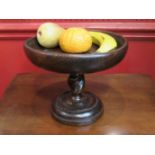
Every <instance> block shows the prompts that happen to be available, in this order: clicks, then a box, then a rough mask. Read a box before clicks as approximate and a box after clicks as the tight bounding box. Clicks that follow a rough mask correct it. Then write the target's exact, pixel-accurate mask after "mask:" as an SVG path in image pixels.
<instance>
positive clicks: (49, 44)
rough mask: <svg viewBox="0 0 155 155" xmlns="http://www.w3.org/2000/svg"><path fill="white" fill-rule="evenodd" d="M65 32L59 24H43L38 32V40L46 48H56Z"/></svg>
mask: <svg viewBox="0 0 155 155" xmlns="http://www.w3.org/2000/svg"><path fill="white" fill-rule="evenodd" d="M63 31H64V29H63V28H62V27H60V26H59V25H57V24H54V23H43V24H41V25H40V26H39V28H38V30H37V40H38V42H39V44H40V45H41V46H43V47H45V48H53V47H56V46H57V45H58V43H59V37H60V35H61V33H62V32H63Z"/></svg>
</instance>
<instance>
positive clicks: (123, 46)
mask: <svg viewBox="0 0 155 155" xmlns="http://www.w3.org/2000/svg"><path fill="white" fill-rule="evenodd" d="M91 31H94V32H103V33H107V34H110V35H114V36H117V37H119V38H121V39H123V41H124V44H123V45H122V46H120V47H119V48H116V49H113V50H111V51H110V52H107V53H97V52H95V51H94V53H93V54H92V53H91V54H90V53H87V52H86V53H66V52H62V53H61V54H59V56H62V57H68V56H70V57H78V58H85V57H89V58H91V57H101V56H102V57H107V56H110V55H113V54H115V53H117V52H119V51H121V50H122V49H124V48H125V47H128V41H127V39H126V38H125V37H123V36H122V35H120V34H118V33H115V32H112V31H99V30H91ZM33 39H36V36H34V37H31V38H28V39H27V40H26V41H25V42H24V48H26V49H29V51H31V52H32V51H33V52H36V53H39V54H42V55H49V56H58V53H57V52H49V51H47V52H44V51H43V50H41V49H39V48H38V49H35V48H32V47H30V46H28V42H30V41H31V40H33ZM47 49H48V48H47Z"/></svg>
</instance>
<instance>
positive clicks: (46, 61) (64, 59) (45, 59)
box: [24, 31, 128, 74]
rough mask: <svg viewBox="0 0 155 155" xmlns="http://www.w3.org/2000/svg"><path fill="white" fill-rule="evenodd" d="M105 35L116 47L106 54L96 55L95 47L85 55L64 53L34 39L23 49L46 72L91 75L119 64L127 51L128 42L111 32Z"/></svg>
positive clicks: (28, 41) (27, 42)
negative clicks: (110, 37)
mask: <svg viewBox="0 0 155 155" xmlns="http://www.w3.org/2000/svg"><path fill="white" fill-rule="evenodd" d="M102 32H104V31H102ZM105 33H108V34H110V35H111V36H112V37H114V38H115V40H116V41H117V45H118V46H117V48H115V49H113V50H111V51H109V52H107V53H97V52H96V49H97V47H96V46H95V45H94V46H92V47H91V49H90V50H89V51H88V52H87V53H78V54H75V53H74V54H70V53H65V52H63V51H62V50H61V49H60V47H57V48H51V49H47V48H43V47H41V46H40V45H39V44H38V41H37V39H36V38H30V39H28V40H26V41H25V44H24V49H25V53H26V55H27V56H28V58H29V59H30V61H31V62H32V63H33V64H35V65H37V66H38V67H41V68H44V69H46V70H50V71H55V72H60V73H69V74H72V73H76V74H77V73H78V74H81V73H93V72H96V71H101V70H104V69H107V68H110V67H112V66H114V65H116V64H117V63H119V62H120V61H121V60H122V59H123V58H124V56H125V54H126V52H127V49H128V42H127V40H126V39H125V38H123V37H122V36H121V35H119V34H115V33H112V32H105ZM95 47H96V48H95Z"/></svg>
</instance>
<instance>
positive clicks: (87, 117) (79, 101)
mask: <svg viewBox="0 0 155 155" xmlns="http://www.w3.org/2000/svg"><path fill="white" fill-rule="evenodd" d="M102 112H103V106H102V103H101V101H100V100H99V98H97V97H96V96H95V95H93V94H92V93H90V92H84V93H82V94H81V95H80V96H73V95H72V93H71V92H70V91H68V92H65V93H63V94H62V95H61V96H59V97H57V99H56V101H55V103H54V104H53V105H52V115H53V117H54V118H56V119H57V120H58V121H60V122H62V123H65V124H69V125H88V124H91V123H93V122H95V121H96V120H97V119H98V118H99V116H101V114H102Z"/></svg>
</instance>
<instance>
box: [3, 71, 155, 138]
mask: <svg viewBox="0 0 155 155" xmlns="http://www.w3.org/2000/svg"><path fill="white" fill-rule="evenodd" d="M67 78H68V77H67V75H63V74H54V75H53V74H35V73H32V74H19V75H18V76H17V77H16V78H15V79H14V80H13V81H12V82H11V84H10V86H9V87H8V89H7V90H6V92H5V95H4V97H3V99H2V101H1V103H0V134H30V135H31V134H54V135H60V134H61V135H62V134H63V135H66V134H71V135H73V134H78V135H79V134H80V135H82V134H87V135H88V134H96V135H100V134H155V87H154V81H152V80H151V78H149V77H148V76H145V75H138V74H111V75H104V76H103V75H100V73H97V74H88V75H86V87H85V90H87V91H91V92H93V93H94V94H95V95H97V96H98V97H99V98H100V99H101V100H102V102H103V104H104V114H103V115H102V117H101V118H100V119H99V120H98V121H97V122H95V123H94V124H91V125H89V126H82V127H75V126H68V125H63V124H61V123H59V122H57V121H55V120H54V119H53V118H52V117H51V114H50V107H51V104H52V103H53V102H54V100H55V98H56V96H57V95H59V94H61V93H62V92H64V91H66V90H68V89H69V87H68V86H67V82H66V80H67Z"/></svg>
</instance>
